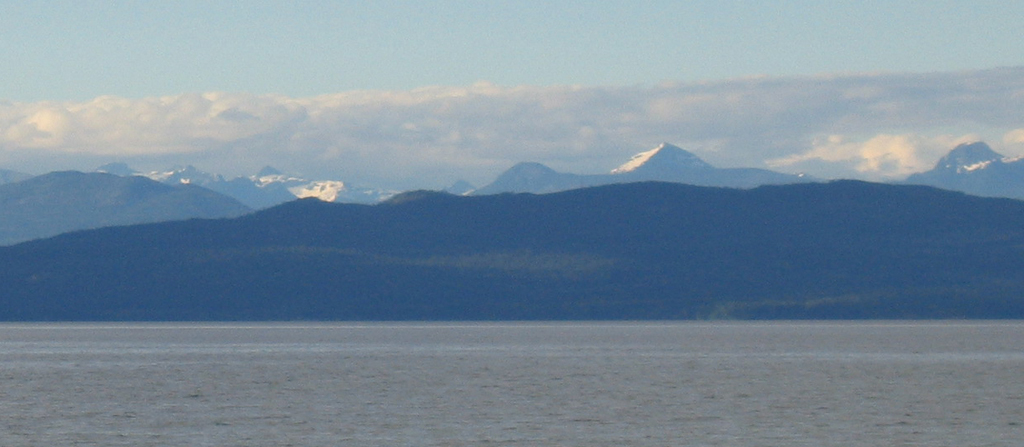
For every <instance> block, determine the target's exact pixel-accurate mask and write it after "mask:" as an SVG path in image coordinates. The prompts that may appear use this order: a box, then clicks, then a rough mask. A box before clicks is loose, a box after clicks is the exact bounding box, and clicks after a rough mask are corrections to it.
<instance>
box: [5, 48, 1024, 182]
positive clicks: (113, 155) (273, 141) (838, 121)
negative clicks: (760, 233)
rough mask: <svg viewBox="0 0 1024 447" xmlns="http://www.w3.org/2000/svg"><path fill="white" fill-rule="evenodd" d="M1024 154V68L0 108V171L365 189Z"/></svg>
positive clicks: (897, 170)
mask: <svg viewBox="0 0 1024 447" xmlns="http://www.w3.org/2000/svg"><path fill="white" fill-rule="evenodd" d="M973 139H984V140H986V141H987V142H989V144H991V145H992V146H993V147H994V148H995V149H996V150H997V151H1001V152H1003V153H1004V154H1006V155H1021V154H1024V68H1003V69H992V70H981V71H970V72H955V73H927V74H891V73H882V74H848V75H823V76H812V77H785V78H776V77H762V78H749V79H733V80H724V81H717V82H703V83H678V84H673V83H665V84H660V85H656V86H631V87H580V86H550V87H535V86H520V87H502V86H497V85H493V84H490V83H486V82H481V83H477V84H474V85H471V86H465V87H426V88H421V89H416V90H411V91H350V92H343V93H338V94H332V95H324V96H317V97H310V98H289V97H284V96H277V95H253V94H245V93H220V92H215V93H202V94H183V95H177V96H167V97H159V98H142V99H126V98H118V97H99V98H96V99H94V100H92V101H88V102H38V103H19V102H0V167H4V168H9V169H21V170H29V171H33V172H37V173H38V172H43V171H47V170H59V169H81V170H89V169H93V168H95V167H96V166H98V165H100V164H103V163H107V162H111V161H125V162H128V163H129V164H132V165H133V166H136V167H137V168H140V169H158V168H163V167H167V166H169V165H170V164H193V165H196V166H197V167H199V168H200V169H204V170H207V171H212V172H220V173H224V174H228V175H244V174H251V173H254V172H255V171H256V170H258V169H259V168H261V167H262V166H265V165H272V166H275V167H278V168H280V169H283V170H287V171H290V172H296V173H302V174H306V175H313V176H322V177H324V178H328V177H329V178H338V179H342V180H346V181H349V182H352V183H358V184H363V185H366V186H385V187H394V188H434V187H440V186H443V185H446V184H450V183H452V182H454V181H455V180H457V179H466V180H469V181H471V182H474V183H476V184H478V185H480V184H484V183H486V182H489V181H490V180H492V179H493V178H494V177H495V176H496V175H498V174H499V173H500V172H501V171H503V170H505V169H507V168H509V167H510V166H512V165H513V164H515V163H517V162H520V161H538V162H542V163H545V164H548V165H549V166H551V167H553V168H555V169H559V170H563V171H569V172H577V173H595V172H605V171H607V170H610V169H612V168H614V167H615V166H617V165H619V164H621V163H622V162H623V161H625V160H628V159H629V157H630V156H631V155H633V154H634V153H636V152H639V151H642V150H646V149H649V148H651V147H653V146H655V145H657V144H658V143H661V142H663V141H666V142H671V143H674V144H676V145H679V146H681V147H683V148H685V149H688V150H690V151H692V152H694V153H696V154H697V155H699V156H701V157H703V158H704V159H706V160H707V161H709V162H710V163H712V164H714V165H717V166H720V167H742V166H747V167H768V168H772V169H776V170H780V171H785V172H806V173H808V174H811V175H815V176H820V177H825V178H836V177H846V178H863V179H869V180H881V179H895V178H901V177H903V176H906V175H908V174H910V173H912V172H917V171H921V170H926V169H929V168H930V167H931V166H932V165H933V164H934V163H935V161H936V160H938V158H940V157H941V156H942V155H943V154H944V153H945V152H947V151H948V150H949V149H951V148H952V146H953V145H954V144H956V143H957V142H960V141H966V140H973Z"/></svg>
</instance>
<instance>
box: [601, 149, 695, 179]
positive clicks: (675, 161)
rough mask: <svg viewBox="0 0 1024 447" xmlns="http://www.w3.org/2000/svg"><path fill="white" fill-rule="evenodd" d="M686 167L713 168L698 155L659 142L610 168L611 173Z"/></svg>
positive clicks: (684, 168) (673, 169)
mask: <svg viewBox="0 0 1024 447" xmlns="http://www.w3.org/2000/svg"><path fill="white" fill-rule="evenodd" d="M686 169H714V166H711V165H709V164H708V163H707V162H705V161H704V160H701V159H700V157H698V156H696V155H693V154H692V153H690V152H687V151H685V150H683V149H680V148H679V147H677V146H673V145H671V144H668V143H661V145H659V146H658V147H656V148H654V149H651V150H649V151H644V152H641V153H639V154H636V155H634V156H633V158H631V159H629V161H627V162H626V163H624V164H623V165H622V166H619V167H617V168H615V169H612V174H626V173H629V172H643V171H646V170H664V171H680V170H686Z"/></svg>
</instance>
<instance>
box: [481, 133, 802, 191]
mask: <svg viewBox="0 0 1024 447" xmlns="http://www.w3.org/2000/svg"><path fill="white" fill-rule="evenodd" d="M644 181H662V182H674V183H685V184H688V185H698V186H722V187H729V188H753V187H755V186H761V185H774V184H786V183H802V182H809V181H812V179H810V178H805V177H802V176H795V175H789V174H782V173H778V172H773V171H768V170H765V169H755V168H716V167H714V166H712V165H710V164H708V163H707V162H705V161H704V160H701V159H700V157H697V156H696V155H694V154H692V153H690V152H688V151H685V150H683V149H681V148H679V147H677V146H673V145H671V144H668V143H662V144H661V145H660V146H658V147H656V148H654V149H651V150H649V151H645V152H641V153H639V154H636V155H634V156H633V157H632V158H631V159H630V160H629V161H627V162H626V163H624V164H623V165H621V166H619V167H618V168H615V169H613V170H612V171H611V173H609V174H598V175H580V174H568V173H561V172H556V171H555V170H553V169H551V168H549V167H547V166H544V165H542V164H540V163H520V164H517V165H515V166H513V167H512V168H511V169H509V170H508V171H506V172H505V173H503V174H501V175H500V176H499V177H498V178H497V179H496V180H495V181H494V182H492V183H491V184H489V185H487V186H485V187H483V188H480V189H478V190H476V191H474V192H473V195H487V194H498V193H504V192H529V193H534V194H543V193H550V192H557V191H566V190H570V189H576V188H584V187H588V186H598V185H610V184H616V183H631V182H644Z"/></svg>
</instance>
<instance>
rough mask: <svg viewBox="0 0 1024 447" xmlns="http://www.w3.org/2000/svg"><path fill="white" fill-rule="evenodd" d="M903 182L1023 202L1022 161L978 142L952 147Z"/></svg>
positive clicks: (1023, 170)
mask: <svg viewBox="0 0 1024 447" xmlns="http://www.w3.org/2000/svg"><path fill="white" fill-rule="evenodd" d="M905 183H911V184H917V185H929V186H935V187H937V188H943V189H949V190H953V191H961V192H965V193H968V194H973V195H978V196H988V197H1009V198H1014V199H1024V160H1022V159H1021V158H1020V157H1017V158H1009V157H1005V156H1003V155H1001V154H999V153H998V152H996V151H994V150H992V148H991V147H989V146H988V145H987V144H985V143H984V142H981V141H976V142H973V143H965V144H961V145H959V146H957V147H955V148H953V150H951V151H950V152H949V154H946V156H945V157H942V159H940V160H939V162H938V163H936V164H935V167H934V168H932V169H931V170H930V171H926V172H921V173H918V174H913V175H911V176H910V177H907V180H906V181H905Z"/></svg>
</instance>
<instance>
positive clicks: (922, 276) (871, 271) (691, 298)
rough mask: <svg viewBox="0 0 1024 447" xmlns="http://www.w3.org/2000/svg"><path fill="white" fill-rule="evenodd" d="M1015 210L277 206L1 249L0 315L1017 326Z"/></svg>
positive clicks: (973, 205)
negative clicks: (1002, 322)
mask: <svg viewBox="0 0 1024 447" xmlns="http://www.w3.org/2000/svg"><path fill="white" fill-rule="evenodd" d="M1021 247H1024V202H1021V201H1016V200H1009V199H995V198H980V197H974V196H969V195H965V194H962V193H956V192H949V191H943V190H939V189H935V188H932V187H926V186H913V185H885V184H873V183H864V182H856V181H835V182H828V183H803V184H789V185H772V186H762V187H757V188H753V189H746V190H743V189H730V188H713V187H698V186H691V185H683V184H677V183H662V182H642V183H629V184H615V185H604V186H599V187H591V188H583V189H575V190H571V191H564V192H559V193H552V194H544V195H534V194H498V195H487V196H455V195H451V194H445V193H439V192H428V191H421V192H411V193H405V194H401V195H398V196H396V197H394V198H392V199H390V200H388V201H385V202H384V203H381V204H377V205H359V204H338V203H326V202H322V201H319V200H314V199H305V200H298V201H292V202H289V203H286V204H283V205H279V206H276V207H273V208H269V209H265V210H262V211H257V212H255V213H251V214H246V215H243V216H240V217H237V218H232V219H216V220H204V219H193V220H187V221H177V222H164V223H154V224H145V225H133V226H124V227H108V228H102V229H96V230H88V231H79V232H74V233H67V234H63V235H60V236H57V237H54V238H49V239H42V240H36V241H31V242H26V243H22V244H18V245H14V246H9V247H0V319H2V320H36V321H38V320H534V319H685V318H748V319H749V318H753V319H761V318H1022V317H1024V256H1022V252H1021V250H1022V248H1021Z"/></svg>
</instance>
